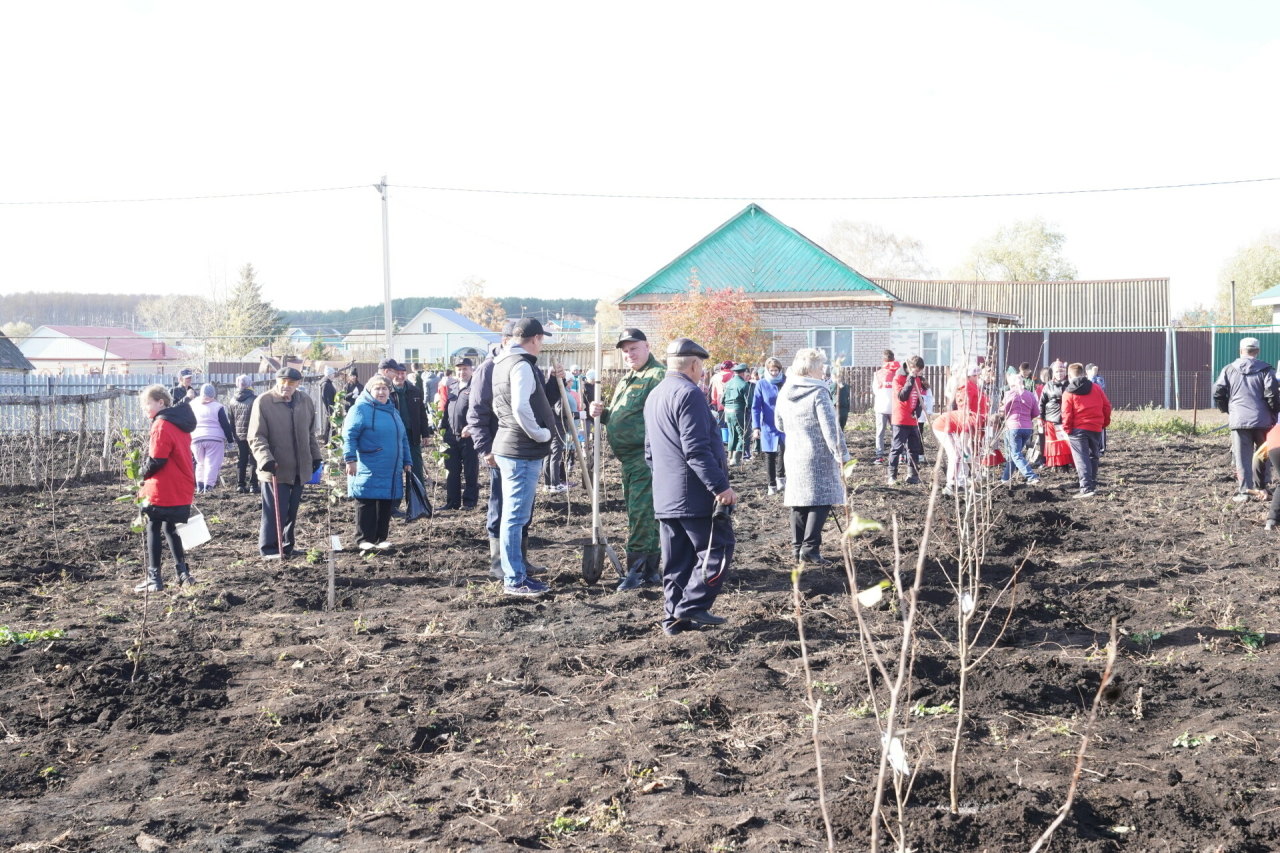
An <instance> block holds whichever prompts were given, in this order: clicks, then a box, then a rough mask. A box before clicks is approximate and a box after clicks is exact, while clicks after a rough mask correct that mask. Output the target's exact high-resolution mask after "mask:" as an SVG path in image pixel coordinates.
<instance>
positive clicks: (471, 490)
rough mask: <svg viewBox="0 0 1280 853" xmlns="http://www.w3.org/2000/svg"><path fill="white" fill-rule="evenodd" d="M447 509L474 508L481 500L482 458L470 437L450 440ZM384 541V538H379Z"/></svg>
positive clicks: (445, 464) (446, 488) (446, 465)
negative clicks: (479, 481)
mask: <svg viewBox="0 0 1280 853" xmlns="http://www.w3.org/2000/svg"><path fill="white" fill-rule="evenodd" d="M444 470H445V471H446V472H448V476H447V477H446V478H445V498H444V508H445V509H458V508H459V507H466V508H467V509H474V508H475V505H476V503H477V502H478V501H479V500H480V484H479V483H478V482H476V480H477V478H478V477H479V476H480V459H479V457H477V456H476V447H475V444H474V443H473V442H472V441H471V439H469V438H461V439H458V440H456V441H451V442H449V456H448V457H447V458H446V459H445V460H444ZM378 541H382V540H378Z"/></svg>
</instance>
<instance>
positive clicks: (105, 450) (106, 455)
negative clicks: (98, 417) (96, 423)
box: [98, 385, 116, 471]
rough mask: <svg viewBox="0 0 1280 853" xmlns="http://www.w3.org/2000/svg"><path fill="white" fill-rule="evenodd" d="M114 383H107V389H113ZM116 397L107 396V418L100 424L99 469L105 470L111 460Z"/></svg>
mask: <svg viewBox="0 0 1280 853" xmlns="http://www.w3.org/2000/svg"><path fill="white" fill-rule="evenodd" d="M114 388H115V386H114V385H108V386H107V390H108V391H110V390H112V389H114ZM115 413H116V398H115V397H109V398H108V399H107V420H106V423H104V424H103V425H102V459H101V462H100V464H99V466H98V470H99V471H106V470H107V463H108V462H109V461H110V460H111V421H112V420H113V419H114V418H115Z"/></svg>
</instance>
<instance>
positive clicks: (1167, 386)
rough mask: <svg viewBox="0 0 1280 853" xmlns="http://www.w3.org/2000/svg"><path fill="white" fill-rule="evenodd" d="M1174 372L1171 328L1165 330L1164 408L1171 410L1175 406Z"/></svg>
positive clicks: (1167, 327)
mask: <svg viewBox="0 0 1280 853" xmlns="http://www.w3.org/2000/svg"><path fill="white" fill-rule="evenodd" d="M1172 371H1173V329H1172V328H1171V327H1169V326H1166V327H1165V330H1164V407H1165V408H1166V409H1168V408H1171V406H1172V404H1173V396H1172V393H1173V383H1172V382H1171V381H1170V380H1171V378H1172V377H1171V376H1170V374H1171V372H1172Z"/></svg>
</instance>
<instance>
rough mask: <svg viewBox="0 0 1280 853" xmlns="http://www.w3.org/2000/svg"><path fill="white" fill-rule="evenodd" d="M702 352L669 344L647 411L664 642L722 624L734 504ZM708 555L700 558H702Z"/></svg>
mask: <svg viewBox="0 0 1280 853" xmlns="http://www.w3.org/2000/svg"><path fill="white" fill-rule="evenodd" d="M707 357H708V356H707V351H706V350H705V349H703V348H702V347H700V346H698V345H697V344H696V343H694V342H693V341H691V340H689V339H688V338H676V339H675V340H674V341H672V342H671V343H670V344H668V345H667V375H666V378H665V379H663V380H662V381H661V382H660V383H658V387H657V388H655V389H654V390H653V391H652V392H651V393H650V394H649V397H648V400H647V401H646V402H645V407H644V457H645V462H646V463H647V464H648V465H649V468H650V469H651V470H652V471H653V511H654V515H656V516H657V518H658V523H659V525H660V534H661V548H662V564H663V568H662V575H663V576H662V592H663V599H664V601H665V607H666V618H665V619H663V621H662V630H663V632H665V633H666V634H667V635H668V636H675V635H676V634H679V633H680V632H682V631H685V630H688V629H690V628H692V627H695V626H701V625H720V624H723V623H724V621H725V619H724V617H723V616H714V615H712V613H711V607H712V605H713V604H715V600H716V596H717V595H718V594H719V592H720V587H721V586H722V584H723V581H724V574H725V570H726V569H727V568H728V566H729V561H730V560H732V559H733V548H734V543H735V539H734V534H733V524H732V522H731V521H730V520H729V515H728V508H729V507H732V506H733V505H734V504H735V503H736V502H737V500H738V496H737V495H736V494H735V493H734V491H733V488H732V487H731V486H730V485H729V466H728V464H727V460H726V459H725V451H724V444H723V442H721V440H720V430H719V428H718V427H717V426H716V420H715V416H714V415H713V414H712V413H711V409H710V408H708V407H707V404H706V398H705V397H703V395H702V390H701V389H700V388H699V387H698V380H699V379H701V378H702V364H703V360H704V359H706V358H707ZM700 554H705V555H706V556H705V558H704V559H703V560H701V561H700V560H699V555H700Z"/></svg>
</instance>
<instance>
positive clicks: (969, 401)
mask: <svg viewBox="0 0 1280 853" xmlns="http://www.w3.org/2000/svg"><path fill="white" fill-rule="evenodd" d="M956 409H958V410H959V411H961V412H967V413H968V414H971V415H973V414H976V415H977V416H978V417H980V418H983V419H985V418H986V417H987V415H989V414H990V413H991V399H990V398H989V397H988V396H987V395H986V394H983V393H982V389H981V388H979V387H978V383H977V382H974V381H973V380H972V379H970V380H968V381H967V382H965V384H964V387H963V388H961V389H960V390H959V391H957V392H956Z"/></svg>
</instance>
